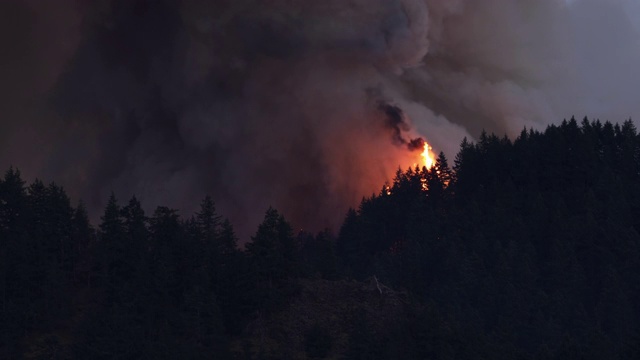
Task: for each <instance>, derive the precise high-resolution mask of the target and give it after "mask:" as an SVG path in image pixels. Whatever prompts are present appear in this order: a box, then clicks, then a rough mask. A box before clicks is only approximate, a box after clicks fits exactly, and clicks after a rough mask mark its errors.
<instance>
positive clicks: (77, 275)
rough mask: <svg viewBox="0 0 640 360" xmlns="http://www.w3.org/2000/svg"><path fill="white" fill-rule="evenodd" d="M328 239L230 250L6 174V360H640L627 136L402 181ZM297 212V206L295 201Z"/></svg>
mask: <svg viewBox="0 0 640 360" xmlns="http://www.w3.org/2000/svg"><path fill="white" fill-rule="evenodd" d="M380 186H381V190H380V192H379V193H378V194H373V195H372V196H370V197H367V198H364V199H363V200H362V202H361V204H360V206H359V207H358V208H357V209H353V210H350V211H349V212H348V214H346V218H345V221H344V224H343V225H342V227H341V228H340V229H338V230H339V231H337V233H335V234H334V233H332V232H331V231H329V230H326V231H323V232H320V233H318V234H310V233H306V232H300V233H295V232H294V231H293V229H292V225H291V224H290V223H289V222H288V221H287V220H286V219H285V218H284V217H283V216H282V215H281V214H280V213H279V212H278V211H277V210H275V209H268V210H267V211H266V213H265V217H264V221H263V222H262V224H261V225H260V226H259V227H258V229H257V230H256V232H255V235H254V236H253V237H252V238H251V240H250V241H249V242H248V243H247V244H246V246H245V247H243V248H240V247H239V246H238V245H237V242H238V239H237V238H236V236H235V234H234V229H233V227H232V225H231V224H230V223H229V221H227V220H225V219H224V218H223V217H222V216H221V215H220V214H218V213H217V211H216V208H215V203H214V200H213V199H211V198H209V197H205V198H204V199H203V200H202V203H201V204H200V210H199V211H198V212H197V213H196V214H194V215H193V216H185V215H181V214H180V213H179V212H178V211H177V210H175V209H169V208H166V207H158V208H157V209H156V210H155V211H154V212H153V213H152V214H145V213H144V211H143V207H142V205H141V204H140V202H139V201H138V200H137V199H136V198H132V199H130V200H129V201H128V202H122V201H118V199H117V197H116V196H117V194H115V195H112V196H111V197H110V199H109V202H108V205H107V207H106V208H105V209H104V213H103V215H102V217H101V222H100V223H99V224H96V225H95V227H94V226H92V225H91V224H90V222H89V220H88V218H89V217H88V215H87V213H86V211H85V209H84V207H83V206H82V204H81V203H80V204H79V205H77V206H73V205H72V204H71V203H70V200H69V198H68V197H67V195H66V194H65V191H64V189H63V188H62V187H60V186H58V185H56V184H55V183H51V184H49V185H47V184H45V183H43V182H42V181H39V180H36V181H34V182H33V183H31V184H26V183H25V182H24V181H23V180H22V178H21V175H20V172H19V171H18V170H17V169H13V168H12V169H9V170H8V171H7V172H6V173H5V175H4V178H3V179H1V180H0V358H7V359H14V358H30V359H67V358H86V359H112V358H124V359H129V358H131V359H138V358H148V359H162V358H168V359H177V358H180V359H200V358H202V359H227V358H229V359H285V358H301V359H305V358H308V359H312V358H317V359H319V358H328V359H376V358H378V359H594V360H595V359H638V358H640V235H639V232H640V136H639V135H638V134H637V131H636V128H635V127H634V125H633V123H632V122H631V121H626V122H624V123H623V124H622V125H614V124H611V123H608V122H606V123H601V122H599V121H588V120H587V119H585V120H583V121H582V122H581V123H580V124H579V123H578V122H576V121H575V120H574V119H571V120H570V121H564V122H563V123H562V124H561V125H559V126H556V125H552V126H549V127H548V128H547V129H546V130H545V131H544V132H539V131H534V130H523V131H522V133H521V134H520V136H518V137H517V138H516V139H515V140H511V139H508V138H506V137H498V136H495V135H489V134H486V133H483V134H482V136H481V137H480V138H479V141H478V142H477V143H471V142H469V141H467V140H466V139H465V140H464V141H462V144H461V147H460V152H459V153H458V154H457V156H456V157H455V159H453V161H452V162H448V160H447V159H446V157H445V156H444V155H443V154H440V156H439V157H438V159H437V162H436V165H435V166H434V167H432V168H431V169H428V170H427V169H425V168H422V169H421V168H415V169H407V170H404V169H399V170H398V172H397V174H396V176H395V178H394V179H393V182H392V183H389V184H380ZM300 201H304V199H300Z"/></svg>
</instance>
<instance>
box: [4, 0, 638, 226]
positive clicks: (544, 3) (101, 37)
mask: <svg viewBox="0 0 640 360" xmlns="http://www.w3.org/2000/svg"><path fill="white" fill-rule="evenodd" d="M629 4H631V3H629ZM629 4H627V2H625V1H624V0H613V1H604V0H600V1H599V0H575V1H572V2H567V1H563V0H516V1H514V0H486V1H471V0H451V1H444V0H326V1H303V0H294V1H291V0H233V1H232V0H227V1H225V0H218V1H205V0H183V1H179V0H156V1H152V0H100V1H92V2H88V1H82V0H60V1H56V2H42V1H37V0H29V1H18V0H7V1H2V2H0V24H2V25H0V26H1V27H2V29H1V30H2V31H1V32H0V33H1V34H2V35H0V36H1V39H2V43H3V48H4V49H3V50H4V51H3V52H4V53H5V54H7V55H6V56H3V57H2V59H1V60H0V62H1V64H0V65H1V66H0V75H1V76H2V79H6V80H3V81H2V82H1V83H0V94H1V95H2V97H1V99H2V100H0V114H1V115H2V117H3V120H2V123H0V166H2V167H3V168H6V167H7V166H9V164H14V165H16V166H19V167H20V168H21V169H22V170H23V173H25V174H26V175H27V177H34V176H39V177H43V178H45V179H51V178H52V179H56V181H59V182H60V183H62V184H64V185H65V186H66V187H67V190H68V191H69V192H70V193H71V194H72V195H73V197H74V198H76V199H77V198H82V199H84V200H85V201H86V202H87V203H88V205H89V207H90V208H91V210H92V212H93V213H94V217H95V215H96V214H99V212H100V209H101V208H102V206H103V205H104V201H105V199H106V197H107V195H108V194H109V192H111V191H112V190H113V191H115V192H116V194H118V195H119V196H120V198H121V199H122V200H125V199H126V197H128V196H130V195H132V194H134V193H135V194H136V195H137V196H138V197H139V198H141V200H142V201H143V203H145V204H146V205H147V206H149V207H153V206H155V205H157V204H166V205H169V206H174V207H178V208H181V209H183V210H184V212H185V213H189V212H191V211H193V210H194V208H193V204H197V203H198V201H199V200H200V199H201V198H202V197H203V195H204V194H205V193H210V194H211V195H212V196H213V197H214V198H215V199H216V200H217V202H218V205H219V207H220V211H221V212H223V213H224V214H225V215H228V216H230V217H231V218H232V220H233V221H234V222H235V223H236V224H237V225H239V226H240V227H241V233H242V234H243V235H247V234H249V233H250V231H252V229H253V228H254V225H255V224H256V223H257V222H258V221H259V220H260V218H261V216H262V214H263V211H264V210H265V209H266V207H267V206H269V205H273V206H275V207H277V208H279V209H281V210H282V211H283V212H284V213H285V215H286V216H287V217H288V218H290V219H291V220H292V221H293V222H294V223H295V224H296V225H297V226H300V227H305V228H312V229H317V228H320V227H323V226H335V225H336V224H337V223H338V222H339V221H340V220H341V219H342V216H343V214H344V210H345V209H346V207H347V206H350V205H355V204H356V203H357V201H358V200H359V199H360V198H361V197H362V196H363V195H368V194H370V193H371V192H374V191H378V190H379V188H380V186H381V184H383V183H384V182H385V181H386V180H389V177H390V176H393V174H394V172H395V170H396V169H397V168H398V166H401V167H403V168H406V167H407V166H411V165H412V164H413V163H414V162H416V161H417V157H419V156H417V153H415V152H410V151H407V148H408V147H414V148H415V147H416V146H417V145H418V143H417V142H419V141H420V140H421V139H422V137H425V138H426V140H427V141H429V143H430V144H431V145H433V147H434V148H435V149H436V150H437V151H439V150H443V151H444V152H445V153H446V154H447V155H448V156H449V157H452V156H453V155H455V152H456V151H457V148H458V145H459V142H460V140H461V139H462V137H464V136H467V137H470V138H473V137H474V136H477V135H478V134H479V132H480V131H481V130H482V129H483V128H484V129H487V130H489V131H496V132H498V133H504V132H506V133H508V134H511V135H513V134H515V133H517V132H519V131H520V130H521V129H522V127H524V126H529V127H530V126H533V127H540V126H543V125H545V124H547V123H549V122H552V121H559V120H561V119H562V118H563V117H569V116H571V115H573V114H576V115H582V114H588V115H590V116H596V117H602V118H609V119H612V120H623V119H625V118H628V117H629V116H633V115H635V114H636V112H638V110H640V106H638V105H637V104H638V103H637V99H636V97H635V95H634V92H633V91H632V90H633V89H634V88H635V84H637V83H638V80H640V79H637V78H638V77H640V75H639V74H640V73H639V72H637V71H635V66H636V65H635V64H637V63H638V60H640V51H639V46H638V41H637V33H636V31H635V29H634V28H633V25H632V23H633V22H632V21H631V20H630V19H629V17H628V16H629V15H628V13H625V12H628V11H630V10H629V9H631V7H629V6H630V5H629ZM596 19H597V20H598V21H595V20H596ZM381 104H384V105H381ZM411 139H413V140H411ZM398 144H400V145H401V146H398ZM243 229H246V230H243Z"/></svg>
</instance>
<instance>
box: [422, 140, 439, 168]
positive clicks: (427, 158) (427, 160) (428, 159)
mask: <svg viewBox="0 0 640 360" xmlns="http://www.w3.org/2000/svg"><path fill="white" fill-rule="evenodd" d="M432 150H433V148H432V147H431V146H430V145H429V144H428V143H427V142H426V141H425V142H424V151H422V154H420V155H421V156H422V159H423V161H424V166H425V167H426V168H427V169H431V167H432V166H433V165H434V164H435V163H436V157H435V155H434V153H433V151H432Z"/></svg>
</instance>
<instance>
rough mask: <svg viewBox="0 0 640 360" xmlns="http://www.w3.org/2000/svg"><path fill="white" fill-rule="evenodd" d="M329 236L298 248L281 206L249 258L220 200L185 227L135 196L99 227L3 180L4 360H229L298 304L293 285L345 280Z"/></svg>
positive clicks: (0, 309)
mask: <svg viewBox="0 0 640 360" xmlns="http://www.w3.org/2000/svg"><path fill="white" fill-rule="evenodd" d="M327 236H328V235H327V234H326V233H321V234H319V235H318V236H317V237H314V236H310V235H305V236H304V237H305V244H304V246H298V242H297V241H298V240H297V239H296V237H294V234H293V232H292V229H291V226H290V224H289V223H288V222H287V221H286V220H285V219H284V218H283V217H282V216H281V215H280V214H279V213H278V212H277V211H276V210H274V209H269V210H268V211H267V212H266V215H265V219H264V222H263V223H262V224H261V225H260V227H259V228H258V231H257V233H256V234H255V236H254V237H252V241H251V242H250V243H249V244H247V246H246V250H245V251H240V249H239V248H238V246H237V244H236V242H237V239H236V236H235V234H234V230H233V227H232V226H231V224H230V223H229V221H228V220H223V219H222V218H221V216H219V215H218V214H217V212H216V209H215V205H214V202H213V201H212V199H211V198H209V197H206V198H205V199H204V200H203V201H202V203H201V206H200V211H199V212H198V213H197V214H195V215H194V216H192V217H190V218H188V219H182V218H181V217H180V216H179V215H178V212H177V211H176V210H174V209H169V208H166V207H158V208H157V209H156V210H155V211H154V213H153V214H152V215H151V216H149V217H148V216H146V215H145V213H144V211H143V209H142V207H141V204H140V202H139V201H138V200H137V199H136V198H135V197H134V198H132V199H131V200H130V201H129V202H128V203H127V204H126V205H124V206H121V205H120V204H119V203H118V201H117V200H116V198H115V196H114V195H111V197H110V198H109V201H108V204H107V206H106V208H105V210H104V214H103V216H102V217H101V223H100V224H99V226H98V228H97V229H94V228H92V226H91V225H90V223H89V220H88V217H87V213H86V211H85V209H84V207H83V205H82V204H80V205H78V206H77V207H75V208H74V207H72V206H71V205H70V201H69V198H68V197H67V195H66V194H65V192H64V190H63V189H62V188H61V187H59V186H58V185H56V184H54V183H52V184H50V185H44V184H43V183H42V182H41V181H39V180H36V181H35V182H34V183H33V184H30V185H29V186H26V185H25V182H24V181H23V180H22V179H21V177H20V173H19V171H18V170H14V169H9V170H8V171H7V172H6V174H5V176H4V178H3V179H2V180H1V181H0V239H1V242H0V246H1V248H0V250H1V253H0V256H1V257H0V266H1V267H0V336H1V337H0V358H6V359H10V358H12V359H13V358H22V357H25V358H56V359H58V358H60V359H63V358H86V359H101V358H105V359H112V358H132V359H133V358H150V359H151V358H153V359H161V358H170V359H177V358H184V359H195V358H216V359H224V358H228V357H229V356H230V354H229V344H230V339H231V338H233V337H238V336H239V335H241V333H242V331H243V329H244V327H245V326H246V325H247V324H248V323H249V322H250V321H251V320H253V319H254V318H255V317H256V316H259V314H261V313H264V312H269V311H272V310H274V309H279V308H281V307H282V306H283V305H284V304H285V303H286V301H287V299H288V298H289V297H290V296H293V294H294V293H295V291H296V286H295V282H294V281H293V280H292V279H295V278H297V277H300V276H304V275H305V274H307V273H309V274H310V273H311V270H310V269H311V267H317V269H318V271H320V272H322V273H325V274H326V275H327V276H335V275H336V273H335V263H336V261H335V258H334V257H332V256H333V254H332V252H331V249H330V248H329V247H328V244H329V243H328V239H327ZM325 244H327V245H326V246H325ZM325 255H326V256H327V259H328V261H325V260H327V259H323V260H322V261H320V260H319V259H318V258H317V257H318V256H325ZM332 264H333V265H332ZM247 352H248V354H249V355H248V356H251V355H250V352H249V350H247ZM240 353H242V351H240Z"/></svg>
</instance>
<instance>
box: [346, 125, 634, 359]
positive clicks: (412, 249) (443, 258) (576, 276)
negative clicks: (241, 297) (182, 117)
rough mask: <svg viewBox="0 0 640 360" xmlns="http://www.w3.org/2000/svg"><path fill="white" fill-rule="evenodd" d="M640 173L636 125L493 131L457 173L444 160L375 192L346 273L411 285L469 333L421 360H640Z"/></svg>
mask: <svg viewBox="0 0 640 360" xmlns="http://www.w3.org/2000/svg"><path fill="white" fill-rule="evenodd" d="M639 180H640V137H639V136H638V134H637V131H636V128H635V126H634V124H633V123H632V122H631V121H626V122H625V123H624V124H623V125H622V126H619V125H613V124H611V123H609V122H606V123H604V124H603V123H601V122H599V121H588V120H587V119H586V118H585V119H584V120H583V121H582V123H581V124H578V122H577V121H576V120H575V119H571V120H570V121H564V122H563V123H562V124H561V125H559V126H555V125H552V126H549V127H548V128H547V129H546V130H545V131H544V132H538V131H534V130H524V131H522V133H521V134H520V136H518V137H517V138H516V139H515V140H514V141H511V140H509V139H508V138H506V137H502V138H500V137H497V136H495V135H488V134H486V133H483V134H482V135H481V137H480V139H479V141H478V143H476V144H473V143H470V142H468V141H467V140H466V139H465V140H464V141H463V142H462V144H461V149H460V152H459V153H458V154H457V156H456V158H455V160H454V164H453V167H449V164H448V163H447V161H446V158H445V157H444V156H443V155H442V154H441V155H440V157H439V158H438V160H437V162H436V165H435V167H433V168H432V169H430V170H426V169H424V168H423V169H409V170H407V171H404V172H401V171H399V172H398V174H397V175H396V177H395V180H394V182H393V183H392V184H388V185H387V186H385V187H384V188H383V189H382V191H381V192H380V194H378V195H375V196H372V197H370V198H367V199H364V200H363V201H362V203H361V205H360V207H359V209H358V210H357V211H355V210H352V211H351V212H350V213H349V215H348V216H347V219H346V221H345V223H344V225H343V227H342V229H341V232H340V236H339V238H338V243H337V254H338V256H339V258H340V259H342V260H343V265H344V266H345V268H344V270H345V273H346V274H349V275H351V276H354V277H356V278H364V277H366V276H369V274H378V276H379V277H380V278H382V279H383V280H384V281H385V282H386V283H388V284H393V286H395V287H398V288H405V289H408V290H409V291H410V292H411V293H412V294H414V295H415V296H416V297H417V298H418V299H419V300H420V301H421V302H424V303H426V304H430V305H431V306H432V308H433V309H434V311H436V313H437V314H439V316H440V317H442V318H443V319H445V322H446V323H447V324H448V326H449V327H450V328H451V329H454V330H455V331H454V332H456V331H457V332H458V333H460V334H465V335H464V336H463V337H458V336H456V337H455V338H450V337H448V338H439V341H441V342H442V343H440V344H438V345H437V346H438V349H440V350H439V351H438V354H433V353H432V354H431V355H430V356H428V355H427V354H424V356H422V357H421V358H456V359H458V358H470V359H471V358H475V359H478V358H487V359H636V358H640V333H639V331H640V316H639V315H640V236H639V232H640V181H639ZM424 331H427V330H426V329H425V330H424ZM464 344H470V345H469V346H472V347H473V349H474V352H475V353H476V354H475V355H473V356H469V357H467V356H466V355H462V354H460V353H459V350H460V349H463V348H468V347H467V346H463V345H464ZM429 346H433V345H429ZM443 349H445V350H443ZM443 354H445V355H443Z"/></svg>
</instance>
